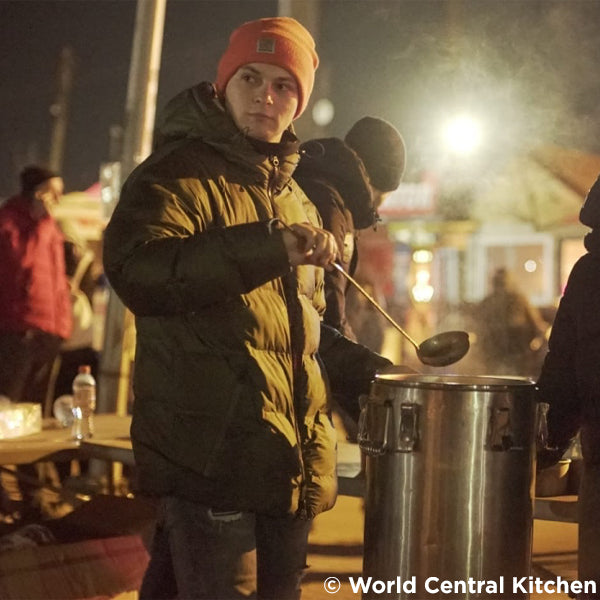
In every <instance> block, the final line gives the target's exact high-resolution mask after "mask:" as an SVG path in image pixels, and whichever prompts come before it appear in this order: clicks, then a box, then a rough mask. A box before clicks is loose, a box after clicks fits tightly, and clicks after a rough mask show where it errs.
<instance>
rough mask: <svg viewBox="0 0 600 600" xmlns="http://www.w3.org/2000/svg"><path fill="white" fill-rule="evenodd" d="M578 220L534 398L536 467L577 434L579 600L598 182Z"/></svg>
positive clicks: (597, 575) (593, 514)
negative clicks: (575, 254)
mask: <svg viewBox="0 0 600 600" xmlns="http://www.w3.org/2000/svg"><path fill="white" fill-rule="evenodd" d="M579 219H580V221H581V222H582V223H583V224H584V225H587V226H588V227H591V228H592V231H591V232H590V233H588V234H587V235H586V236H585V239H584V243H585V247H586V250H587V253H586V254H584V255H583V256H582V257H581V258H580V259H579V260H578V261H577V262H576V263H575V265H574V267H573V269H572V270H571V273H570V275H569V280H568V282H567V287H566V288H565V292H564V295H563V297H562V299H561V301H560V304H559V307H558V311H557V313H556V318H555V320H554V325H553V328H552V334H551V336H550V340H549V350H548V354H547V355H546V358H545V361H544V365H543V367H542V371H541V375H540V377H539V380H538V390H539V400H540V401H541V402H547V403H548V404H549V405H550V408H549V411H548V446H549V447H552V448H556V451H555V452H553V453H552V452H546V453H543V454H541V455H540V456H538V463H540V462H541V463H542V465H549V464H550V463H551V462H552V460H554V461H556V460H558V459H559V458H560V456H561V455H562V453H563V452H564V450H566V449H567V448H568V446H569V445H570V442H571V441H572V439H573V438H574V437H575V435H576V434H577V432H578V431H579V430H580V431H581V447H582V454H583V476H582V480H581V486H580V489H579V502H578V511H579V516H578V520H579V580H581V581H583V580H593V581H594V582H595V583H596V590H597V593H596V594H589V595H582V596H578V598H579V599H580V600H581V599H582V598H600V519H598V514H599V513H600V178H598V179H597V180H596V183H594V185H593V186H592V188H591V190H590V191H589V193H588V196H587V198H586V200H585V203H584V205H583V207H582V209H581V212H580V215H579ZM548 458H549V459H550V460H548Z"/></svg>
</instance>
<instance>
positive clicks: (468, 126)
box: [444, 115, 481, 154]
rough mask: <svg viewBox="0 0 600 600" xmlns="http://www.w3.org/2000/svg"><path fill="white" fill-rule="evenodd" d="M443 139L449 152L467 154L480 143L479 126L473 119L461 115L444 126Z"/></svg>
mask: <svg viewBox="0 0 600 600" xmlns="http://www.w3.org/2000/svg"><path fill="white" fill-rule="evenodd" d="M444 137H445V140H446V144H447V145H448V148H450V150H451V151H453V152H456V153H459V154H468V153H470V152H473V151H474V150H475V149H476V148H477V147H478V146H479V145H480V143H481V126H480V124H479V122H478V121H477V120H476V119H474V118H473V117H470V116H468V115H461V116H458V117H455V118H454V119H452V120H451V121H449V122H448V123H447V124H446V128H445V131H444Z"/></svg>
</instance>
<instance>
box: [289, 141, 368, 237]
mask: <svg viewBox="0 0 600 600" xmlns="http://www.w3.org/2000/svg"><path fill="white" fill-rule="evenodd" d="M301 148H302V158H301V160H300V164H299V165H298V168H297V169H296V171H295V173H294V178H295V179H296V180H297V181H298V182H299V183H300V185H302V179H320V180H323V181H324V182H325V183H328V184H330V185H333V186H334V187H335V188H336V190H337V191H338V192H339V194H340V196H341V197H342V199H343V201H344V205H345V206H346V208H347V209H348V210H349V211H350V212H351V213H352V219H353V220H354V226H355V227H356V228H357V229H366V228H367V227H372V226H373V225H375V223H376V222H377V220H378V215H377V212H376V211H375V209H374V207H373V201H372V198H371V189H370V187H369V176H368V175H367V171H366V170H365V167H364V165H363V163H362V161H361V160H360V158H359V157H358V155H357V154H356V153H355V152H354V150H352V149H351V148H350V147H349V146H347V145H346V144H345V143H344V142H343V141H342V140H340V139H338V138H320V139H315V140H310V141H309V142H306V143H304V144H302V147H301Z"/></svg>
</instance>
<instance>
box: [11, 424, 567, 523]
mask: <svg viewBox="0 0 600 600" xmlns="http://www.w3.org/2000/svg"><path fill="white" fill-rule="evenodd" d="M94 424H95V432H94V437H92V438H90V439H88V440H83V441H81V442H79V441H77V440H73V439H71V437H70V435H71V432H70V429H68V428H67V429H65V428H62V427H60V426H59V425H58V423H57V421H56V420H54V419H45V420H44V429H43V430H42V431H41V432H40V433H35V434H32V435H28V436H24V437H20V438H14V439H12V440H0V465H15V464H23V463H32V462H38V461H45V460H51V461H57V460H73V459H78V458H96V459H100V460H105V461H108V462H116V463H123V464H126V465H134V459H133V450H132V449H131V439H130V437H129V428H130V426H131V417H130V416H123V417H122V416H118V415H115V414H98V415H95V417H94ZM359 472H360V449H359V448H358V445H357V444H348V443H342V442H341V443H339V444H338V479H339V493H340V494H341V495H345V496H364V492H365V479H364V477H363V475H362V474H360V473H359ZM576 511H577V496H564V497H556V498H536V500H535V509H534V518H536V519H544V520H550V521H564V522H573V523H574V522H577V514H576Z"/></svg>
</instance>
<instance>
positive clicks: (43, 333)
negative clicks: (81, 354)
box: [0, 165, 71, 518]
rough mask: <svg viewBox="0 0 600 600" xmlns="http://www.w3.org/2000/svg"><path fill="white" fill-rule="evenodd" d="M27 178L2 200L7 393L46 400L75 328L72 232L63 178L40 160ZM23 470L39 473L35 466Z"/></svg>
mask: <svg viewBox="0 0 600 600" xmlns="http://www.w3.org/2000/svg"><path fill="white" fill-rule="evenodd" d="M20 179H21V191H20V193H19V194H17V195H15V196H12V197H11V198H9V199H8V200H7V201H6V202H5V203H4V204H3V205H2V207H0V282H1V283H0V395H3V396H7V397H8V398H10V400H12V401H13V402H34V403H35V402H37V403H39V404H41V405H42V406H43V405H44V401H45V399H46V395H47V392H48V383H49V381H50V374H51V369H52V364H53V363H54V360H55V358H56V357H57V356H58V352H59V349H60V345H61V343H62V341H63V340H65V339H66V338H68V337H69V335H70V333H71V295H70V292H69V284H68V281H67V275H66V271H65V258H64V249H63V243H64V239H63V235H62V233H61V231H60V229H59V227H58V225H57V224H56V221H55V220H54V218H53V217H52V216H51V211H52V207H53V206H54V205H55V204H57V203H58V202H59V201H60V199H61V196H62V193H63V180H62V178H61V177H60V176H59V175H57V174H56V173H54V172H52V171H50V170H48V169H46V168H44V167H41V166H36V165H32V166H29V167H26V168H25V169H23V171H22V172H21V176H20ZM19 471H20V472H24V473H25V474H27V475H29V476H32V475H34V474H35V470H34V468H33V466H31V465H27V466H25V465H23V466H22V467H19ZM21 491H22V493H23V495H24V496H25V497H24V503H23V509H22V511H25V512H29V514H22V515H21V516H23V517H24V518H34V517H36V516H37V515H36V512H37V511H34V510H33V506H32V502H33V499H32V495H33V488H31V487H30V486H26V485H22V486H21ZM4 509H5V510H11V507H10V506H9V507H4ZM11 512H12V510H11Z"/></svg>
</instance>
